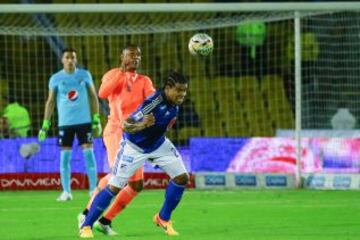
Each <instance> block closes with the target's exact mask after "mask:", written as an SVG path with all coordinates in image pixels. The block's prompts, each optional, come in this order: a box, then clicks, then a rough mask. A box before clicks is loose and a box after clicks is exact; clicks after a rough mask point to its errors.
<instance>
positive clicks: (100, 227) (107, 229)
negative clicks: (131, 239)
mask: <svg viewBox="0 0 360 240" xmlns="http://www.w3.org/2000/svg"><path fill="white" fill-rule="evenodd" d="M94 229H95V230H96V231H99V232H102V233H103V234H105V235H107V236H116V235H118V233H117V232H115V231H114V230H113V229H112V227H111V225H107V224H102V223H101V222H99V221H96V222H95V224H94Z"/></svg>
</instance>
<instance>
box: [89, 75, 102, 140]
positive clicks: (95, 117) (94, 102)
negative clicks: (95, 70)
mask: <svg viewBox="0 0 360 240" xmlns="http://www.w3.org/2000/svg"><path fill="white" fill-rule="evenodd" d="M86 83H87V85H86V86H87V92H88V95H89V103H90V111H91V114H92V115H91V116H92V118H91V124H92V128H93V129H94V130H95V131H96V133H97V134H98V135H100V134H101V132H102V127H101V121H100V114H99V100H98V97H97V95H96V90H95V86H94V83H93V80H92V76H91V74H90V72H87V78H86Z"/></svg>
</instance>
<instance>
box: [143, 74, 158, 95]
mask: <svg viewBox="0 0 360 240" xmlns="http://www.w3.org/2000/svg"><path fill="white" fill-rule="evenodd" d="M155 91H156V90H155V88H154V85H153V83H152V81H151V79H150V78H146V79H145V83H144V97H145V98H147V97H149V96H151V95H153V94H154V93H155Z"/></svg>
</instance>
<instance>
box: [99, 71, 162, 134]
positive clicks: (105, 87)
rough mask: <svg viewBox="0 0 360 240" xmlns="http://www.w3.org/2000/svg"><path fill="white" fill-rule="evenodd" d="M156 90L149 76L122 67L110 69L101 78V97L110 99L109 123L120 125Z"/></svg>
mask: <svg viewBox="0 0 360 240" xmlns="http://www.w3.org/2000/svg"><path fill="white" fill-rule="evenodd" d="M154 92H155V89H154V86H153V84H152V82H151V80H150V78H149V77H147V76H145V75H141V74H137V73H134V72H123V71H122V70H121V69H120V68H114V69H111V70H109V71H108V72H107V73H105V75H104V76H103V78H102V80H101V86H100V89H99V97H100V98H103V99H107V100H108V101H109V107H110V115H109V117H108V123H107V125H111V127H110V128H112V129H113V128H114V127H116V128H117V127H119V128H121V123H122V121H123V120H125V119H126V118H127V117H128V116H129V115H130V114H131V113H132V112H134V111H135V110H136V109H137V108H138V107H139V106H140V104H141V103H142V102H143V101H144V100H145V98H147V97H148V96H150V95H151V94H153V93H154Z"/></svg>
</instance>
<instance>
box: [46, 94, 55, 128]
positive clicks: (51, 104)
mask: <svg viewBox="0 0 360 240" xmlns="http://www.w3.org/2000/svg"><path fill="white" fill-rule="evenodd" d="M55 97H56V92H55V91H54V90H50V91H49V96H48V98H47V100H46V103H45V114H44V121H49V122H50V119H51V116H52V115H53V113H54V109H55Z"/></svg>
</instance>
